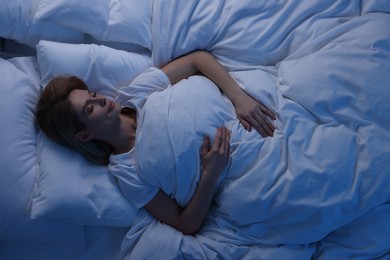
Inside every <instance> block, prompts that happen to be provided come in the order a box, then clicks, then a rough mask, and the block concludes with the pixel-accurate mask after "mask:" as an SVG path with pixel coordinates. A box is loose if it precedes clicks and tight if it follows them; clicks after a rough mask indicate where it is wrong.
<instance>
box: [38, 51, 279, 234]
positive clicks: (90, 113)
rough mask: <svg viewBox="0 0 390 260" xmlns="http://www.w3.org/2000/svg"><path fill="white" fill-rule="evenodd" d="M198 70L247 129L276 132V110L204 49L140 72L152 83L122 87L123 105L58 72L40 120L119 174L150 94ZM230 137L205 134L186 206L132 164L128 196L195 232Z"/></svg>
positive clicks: (44, 127)
mask: <svg viewBox="0 0 390 260" xmlns="http://www.w3.org/2000/svg"><path fill="white" fill-rule="evenodd" d="M198 72H200V73H202V74H203V75H205V76H206V77H208V78H209V79H210V80H212V81H213V82H214V83H215V84H216V85H217V86H219V88H220V89H221V90H222V91H223V92H224V94H225V95H226V96H227V97H228V98H229V99H230V100H231V101H232V103H233V105H234V107H235V109H236V113H237V117H238V119H239V120H240V122H241V123H242V125H243V126H244V127H245V128H246V129H247V130H251V127H254V128H255V129H256V130H257V131H258V132H259V133H260V134H262V135H263V136H272V135H273V131H274V127H273V125H272V123H271V122H270V120H269V119H275V115H274V114H273V113H272V112H271V111H270V110H269V109H268V108H266V107H265V106H264V105H262V104H261V103H259V102H257V101H256V100H254V99H253V98H251V97H250V96H248V95H247V94H246V93H245V92H244V91H243V90H242V89H241V88H240V87H239V86H238V85H237V83H236V82H235V81H234V80H233V79H232V78H231V77H230V75H229V73H228V72H227V71H226V70H225V69H224V68H223V67H222V66H221V65H220V64H219V63H218V62H217V61H216V60H215V58H214V57H213V56H212V55H211V54H209V53H207V52H203V51H197V52H193V53H191V54H188V55H185V56H183V57H181V58H178V59H176V60H174V61H173V62H171V63H169V64H168V65H166V66H165V67H163V68H162V69H161V70H158V69H156V68H153V69H150V70H148V71H147V72H145V73H143V74H141V75H140V76H138V77H137V78H136V79H135V80H134V81H137V80H138V81H142V80H143V81H145V84H148V85H150V86H152V87H150V88H147V90H145V92H144V93H140V95H138V96H136V95H129V93H124V92H123V91H119V95H118V98H117V100H121V101H120V103H122V104H124V105H125V107H122V106H121V105H119V104H117V103H115V102H113V101H111V100H109V99H107V98H105V97H103V96H99V95H97V94H96V93H91V92H89V90H88V88H87V86H86V85H85V84H84V83H83V82H82V81H81V80H79V79H77V78H75V77H70V78H61V77H60V78H55V79H53V80H52V81H51V82H50V83H49V84H48V86H47V87H46V88H45V90H44V91H43V92H42V95H41V97H40V100H39V102H38V106H37V119H38V123H39V125H40V127H41V128H42V130H43V131H44V132H45V133H46V134H47V136H48V137H49V138H51V139H53V140H54V141H56V142H58V143H60V144H62V145H65V146H68V147H71V148H73V149H76V150H78V151H79V152H80V153H82V154H83V155H84V156H86V157H87V158H88V159H90V160H91V161H93V162H95V163H100V164H107V163H110V165H109V169H110V171H111V172H112V174H113V175H115V176H118V175H119V174H117V173H116V171H120V170H121V169H122V170H123V168H121V167H117V166H118V165H130V168H128V169H135V166H134V163H133V160H134V155H133V150H134V149H133V148H134V142H135V137H136V129H137V112H139V111H140V110H141V109H142V106H143V104H144V102H145V100H146V98H147V95H148V94H150V92H152V91H155V90H161V89H164V88H165V87H167V86H168V85H169V84H170V83H171V84H175V83H177V82H178V81H180V80H182V79H185V78H187V77H189V76H191V75H193V74H195V73H198ZM132 84H134V82H133V83H132ZM229 141H230V132H229V131H228V130H227V129H226V128H224V127H221V128H218V129H217V133H216V136H215V140H214V142H213V144H211V142H210V139H209V137H207V136H206V137H205V138H204V140H203V145H202V148H201V161H202V173H201V174H202V175H201V179H200V182H199V185H198V187H197V190H196V192H195V194H194V196H193V198H192V200H191V201H190V202H189V203H188V205H187V206H186V207H184V208H182V207H180V206H179V205H178V204H177V202H176V201H175V200H174V199H172V198H170V197H169V196H168V195H166V194H165V193H164V192H162V191H160V190H159V189H158V187H152V188H151V187H149V186H148V185H147V184H146V183H145V181H144V180H142V179H141V178H140V177H139V176H138V175H137V172H136V171H135V170H134V171H132V172H130V171H131V170H129V174H128V176H127V177H126V179H125V180H123V183H126V184H128V186H129V187H130V188H125V190H126V192H124V193H125V195H126V197H127V198H128V199H129V200H130V201H131V202H132V203H133V204H134V205H136V206H137V207H138V208H140V207H145V208H146V209H147V210H148V211H149V212H150V213H151V214H152V215H153V216H155V217H156V218H157V219H159V220H160V221H162V222H164V223H166V224H168V225H170V226H172V227H174V228H176V229H177V230H179V231H181V232H183V233H184V234H193V233H195V232H196V231H197V230H198V229H199V228H200V226H201V224H202V222H203V219H204V218H205V216H206V214H207V211H208V209H209V207H210V203H211V199H212V197H213V194H214V191H215V189H216V183H217V180H218V178H219V176H220V175H221V173H223V171H224V169H225V168H226V165H227V163H228V161H229V156H230V146H229ZM129 162H130V163H129ZM114 165H115V166H114ZM131 167H132V168H131ZM129 193H131V194H129Z"/></svg>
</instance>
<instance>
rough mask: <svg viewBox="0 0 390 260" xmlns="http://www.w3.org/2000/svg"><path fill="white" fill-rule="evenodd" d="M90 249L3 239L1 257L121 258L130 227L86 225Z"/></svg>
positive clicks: (0, 243)
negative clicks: (122, 247) (120, 254)
mask: <svg viewBox="0 0 390 260" xmlns="http://www.w3.org/2000/svg"><path fill="white" fill-rule="evenodd" d="M85 231H86V237H85V239H86V248H84V249H75V248H69V247H62V246H59V245H52V244H48V243H41V242H39V241H18V240H3V241H0V259H18V260H23V259H41V260H51V259H58V260H69V259H73V260H87V259H96V260H107V259H119V257H118V254H119V251H120V245H121V241H122V239H123V237H124V235H125V234H126V231H127V228H109V227H102V226H100V227H98V226H96V227H85Z"/></svg>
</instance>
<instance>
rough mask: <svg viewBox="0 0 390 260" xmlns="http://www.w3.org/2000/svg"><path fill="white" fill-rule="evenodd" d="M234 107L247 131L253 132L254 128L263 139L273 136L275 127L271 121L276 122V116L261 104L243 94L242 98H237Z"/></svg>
mask: <svg viewBox="0 0 390 260" xmlns="http://www.w3.org/2000/svg"><path fill="white" fill-rule="evenodd" d="M234 107H235V109H236V114H237V118H238V120H240V122H241V124H242V125H243V126H244V128H245V129H246V130H248V131H251V129H252V127H253V128H255V129H256V131H257V132H259V133H260V134H261V135H262V136H263V137H267V136H273V133H274V131H275V127H274V126H273V124H272V123H271V122H270V119H272V120H275V119H276V116H275V114H274V113H273V112H272V111H271V110H269V109H268V108H267V107H266V106H264V105H263V104H262V103H261V102H258V101H256V100H255V99H253V98H252V97H250V96H249V95H248V94H246V93H245V92H242V94H241V95H240V97H238V98H235V100H234Z"/></svg>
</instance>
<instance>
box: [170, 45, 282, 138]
mask: <svg viewBox="0 0 390 260" xmlns="http://www.w3.org/2000/svg"><path fill="white" fill-rule="evenodd" d="M162 71H163V72H164V73H165V74H166V75H167V76H168V78H169V80H170V81H171V83H172V84H175V83H177V82H178V81H180V80H182V79H185V78H187V77H189V76H191V75H194V74H195V73H197V72H201V73H202V74H203V75H204V76H206V77H207V78H209V79H210V80H211V81H213V82H214V83H215V84H216V85H217V86H218V87H219V88H220V89H221V90H222V92H223V93H224V94H225V95H226V96H227V97H228V98H229V99H230V101H232V103H233V105H234V107H235V109H236V113H237V117H238V119H239V120H240V122H241V124H242V125H243V126H244V127H245V128H246V129H247V130H249V131H250V130H251V127H252V126H253V127H254V128H255V129H256V130H257V131H258V132H259V133H260V134H261V135H262V136H272V135H273V132H274V130H275V127H274V126H273V124H272V123H271V122H270V120H269V119H270V118H271V119H274V120H275V119H276V116H275V114H274V113H273V112H272V111H270V110H269V109H268V108H267V107H266V106H264V105H263V104H261V103H260V102H259V101H256V100H255V99H253V98H252V97H250V96H249V95H248V94H246V93H245V92H244V91H243V90H242V89H241V88H240V87H239V86H238V84H237V83H236V81H235V80H234V79H233V78H232V77H231V76H230V74H229V73H228V72H227V71H226V69H225V68H224V67H223V66H222V65H221V64H220V63H219V62H218V61H217V60H216V59H215V58H214V56H213V55H211V54H210V53H208V52H204V51H196V52H193V53H190V54H188V55H185V56H182V57H180V58H178V59H176V60H174V61H172V62H170V63H168V64H167V65H166V66H164V67H163V68H162Z"/></svg>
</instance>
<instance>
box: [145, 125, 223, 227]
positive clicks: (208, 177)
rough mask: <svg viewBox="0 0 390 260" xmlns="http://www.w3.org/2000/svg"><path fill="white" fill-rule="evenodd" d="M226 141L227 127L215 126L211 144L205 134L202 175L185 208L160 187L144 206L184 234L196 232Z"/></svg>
mask: <svg viewBox="0 0 390 260" xmlns="http://www.w3.org/2000/svg"><path fill="white" fill-rule="evenodd" d="M229 141H230V132H229V130H227V129H226V128H218V130H217V134H216V137H215V141H214V143H213V145H212V146H211V147H210V139H209V138H208V137H205V139H204V141H203V145H202V151H201V156H202V166H203V167H202V168H203V171H202V176H201V179H200V182H199V185H198V188H197V190H196V192H195V195H194V197H193V198H192V200H191V201H190V202H189V204H188V205H187V206H186V207H185V208H181V207H180V206H179V205H178V204H177V203H176V201H175V200H173V199H172V198H170V197H169V196H167V195H166V194H165V193H163V192H162V191H159V192H158V193H157V195H156V196H155V197H154V198H153V199H152V200H151V201H150V202H149V203H147V204H146V205H145V208H146V209H147V210H148V211H149V212H150V213H151V214H152V215H153V216H154V217H156V218H157V219H159V220H160V221H162V222H164V223H166V224H168V225H170V226H172V227H174V228H176V229H177V230H179V231H181V232H183V233H184V234H194V233H196V232H197V231H198V229H199V228H200V226H201V225H202V223H203V220H204V218H205V217H206V215H207V212H208V210H209V208H210V204H211V200H212V198H213V195H214V192H215V189H216V183H217V180H218V178H219V176H220V175H221V173H222V172H223V171H224V170H225V168H226V165H227V163H228V161H229V156H230V145H229Z"/></svg>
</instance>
